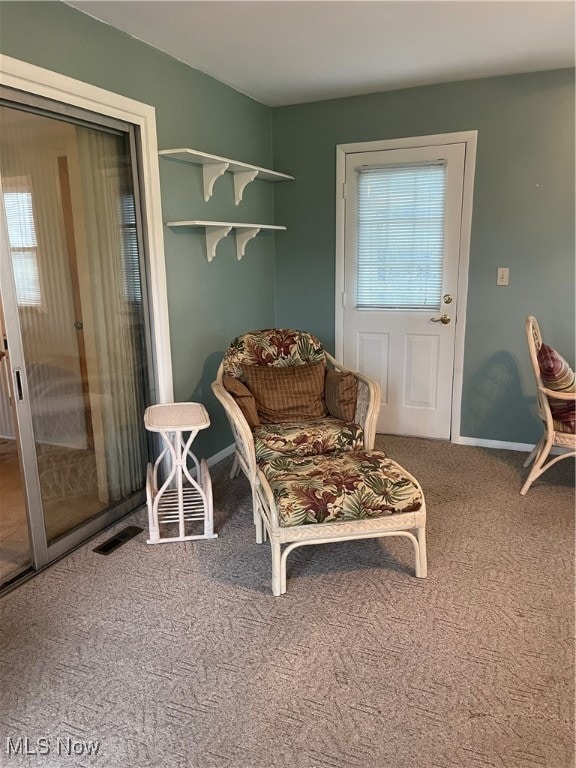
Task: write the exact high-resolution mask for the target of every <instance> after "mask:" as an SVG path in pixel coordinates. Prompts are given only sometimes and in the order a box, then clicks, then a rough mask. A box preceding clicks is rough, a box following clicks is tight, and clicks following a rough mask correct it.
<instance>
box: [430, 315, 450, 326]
mask: <svg viewBox="0 0 576 768" xmlns="http://www.w3.org/2000/svg"><path fill="white" fill-rule="evenodd" d="M430 320H431V321H432V322H433V323H442V324H443V325H448V323H449V322H450V320H452V318H451V317H450V315H442V316H441V317H431V318H430Z"/></svg>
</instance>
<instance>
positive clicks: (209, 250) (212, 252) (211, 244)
mask: <svg viewBox="0 0 576 768" xmlns="http://www.w3.org/2000/svg"><path fill="white" fill-rule="evenodd" d="M231 229H232V227H206V256H207V257H208V262H211V261H212V259H213V258H214V256H216V246H217V245H218V243H219V242H220V240H223V239H224V238H225V237H226V235H227V234H228V233H229V232H230V230H231Z"/></svg>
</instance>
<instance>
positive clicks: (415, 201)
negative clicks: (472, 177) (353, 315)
mask: <svg viewBox="0 0 576 768" xmlns="http://www.w3.org/2000/svg"><path fill="white" fill-rule="evenodd" d="M445 192H446V162H445V161H443V162H438V163H434V164H428V165H393V166H384V167H366V168H360V169H358V272H357V281H358V284H357V300H356V303H357V306H358V307H359V308H386V309H388V308H389V309H438V308H439V307H440V299H441V292H442V256H443V248H444V210H445Z"/></svg>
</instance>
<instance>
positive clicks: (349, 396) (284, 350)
mask: <svg viewBox="0 0 576 768" xmlns="http://www.w3.org/2000/svg"><path fill="white" fill-rule="evenodd" d="M212 389H213V391H214V394H215V395H216V397H217V399H218V400H219V401H220V403H221V404H222V405H223V407H224V409H225V411H226V415H227V417H228V420H229V422H230V426H231V428H232V432H233V434H234V438H235V443H236V452H235V460H234V465H233V467H232V473H231V476H232V477H234V476H235V475H236V474H238V472H239V471H240V470H242V471H243V472H244V474H245V475H246V477H247V478H248V480H249V482H250V485H251V488H252V503H253V510H254V524H255V526H256V541H257V542H259V543H261V542H262V541H264V540H265V538H266V537H267V536H269V537H270V543H271V546H272V591H273V594H274V595H280V594H282V593H283V592H285V591H286V557H287V555H288V554H289V553H290V551H292V549H294V547H297V546H302V545H304V544H316V543H325V542H332V541H340V540H348V539H359V538H375V537H381V536H392V535H397V536H404V537H406V538H408V539H410V541H411V542H412V544H413V546H414V550H415V554H416V575H417V576H419V577H424V576H426V544H425V533H424V529H425V516H426V513H425V505H424V497H423V494H422V490H421V488H420V486H419V484H418V483H417V481H416V480H415V479H414V478H413V477H412V476H411V475H409V474H408V473H407V472H406V471H405V470H404V469H403V468H402V467H400V466H399V465H398V464H396V463H395V462H394V461H392V460H391V459H389V458H388V457H387V456H386V455H385V454H384V453H383V452H382V451H375V450H373V447H374V438H375V434H376V420H377V418H378V411H379V407H380V388H379V386H378V384H377V383H376V382H375V381H373V380H372V379H370V378H369V377H367V376H364V375H362V374H360V373H357V372H353V371H348V370H346V369H344V368H343V367H342V366H341V365H340V364H339V363H337V362H336V360H335V359H334V358H333V357H332V356H331V355H329V354H328V353H327V352H326V351H325V350H324V348H323V347H322V345H321V343H320V342H319V341H318V339H316V338H315V337H314V336H312V335H311V334H310V333H307V332H305V331H297V330H293V329H268V330H263V331H252V332H250V333H246V334H244V335H242V336H239V337H238V338H236V339H234V341H233V342H232V343H231V344H230V347H229V348H228V350H227V351H226V353H225V355H224V359H223V360H222V363H221V365H220V367H219V369H218V375H217V379H216V381H214V382H213V383H212ZM282 544H287V545H288V546H287V547H285V548H284V550H283V551H281V545H282Z"/></svg>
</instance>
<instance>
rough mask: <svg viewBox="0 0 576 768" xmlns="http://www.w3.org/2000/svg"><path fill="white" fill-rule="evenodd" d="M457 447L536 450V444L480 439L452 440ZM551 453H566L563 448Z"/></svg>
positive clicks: (459, 438) (528, 451)
mask: <svg viewBox="0 0 576 768" xmlns="http://www.w3.org/2000/svg"><path fill="white" fill-rule="evenodd" d="M452 442H453V443H456V444H457V445H474V446H477V447H478V448H496V449H497V450H500V451H524V452H525V453H530V452H531V451H532V449H533V448H534V443H509V442H506V441H505V440H484V439H482V438H480V437H462V436H460V437H457V438H456V439H454V440H452ZM550 453H554V454H560V453H564V451H563V450H562V449H561V448H552V450H551V451H550Z"/></svg>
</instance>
